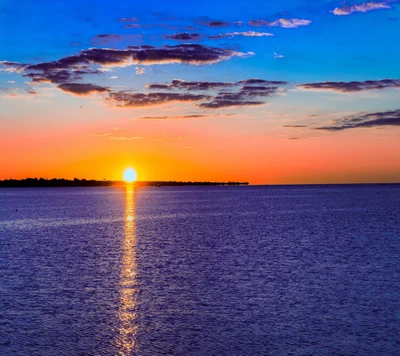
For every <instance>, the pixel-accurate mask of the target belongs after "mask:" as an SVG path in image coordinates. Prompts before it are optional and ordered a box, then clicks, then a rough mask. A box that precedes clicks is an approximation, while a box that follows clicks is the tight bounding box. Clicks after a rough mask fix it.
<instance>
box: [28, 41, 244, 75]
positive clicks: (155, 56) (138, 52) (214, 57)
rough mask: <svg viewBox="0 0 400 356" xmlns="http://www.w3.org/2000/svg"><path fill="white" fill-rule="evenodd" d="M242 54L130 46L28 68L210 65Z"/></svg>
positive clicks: (190, 46)
mask: <svg viewBox="0 0 400 356" xmlns="http://www.w3.org/2000/svg"><path fill="white" fill-rule="evenodd" d="M235 55H241V54H239V53H237V52H234V51H231V50H227V49H223V48H217V47H208V46H202V45H199V44H180V45H175V46H164V47H161V48H155V47H153V46H147V45H143V46H129V47H128V48H127V49H123V50H118V49H107V48H90V49H88V50H83V51H81V52H80V53H79V54H77V55H73V56H69V57H65V58H62V59H60V60H58V61H52V62H44V63H38V64H31V65H28V66H27V67H26V69H27V70H35V71H49V70H62V69H70V68H73V67H74V66H77V65H82V64H86V65H88V64H99V65H125V64H157V63H186V64H209V63H214V62H219V61H222V60H226V59H229V58H230V57H232V56H235Z"/></svg>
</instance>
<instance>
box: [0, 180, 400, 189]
mask: <svg viewBox="0 0 400 356" xmlns="http://www.w3.org/2000/svg"><path fill="white" fill-rule="evenodd" d="M129 184H132V185H133V186H134V187H180V186H183V187H187V186H253V187H257V186H264V187H282V188H283V187H308V186H314V187H318V186H321V187H337V186H371V185H384V186H400V182H396V183H393V182H392V183H379V182H378V183H299V184H249V183H248V182H190V181H189V182H180V181H138V182H134V183H126V182H124V181H111V180H102V181H99V180H94V179H73V180H68V179H43V178H40V179H38V178H27V179H20V180H18V179H6V180H0V188H74V187H76V188H79V187H80V188H82V187H125V186H127V185H129Z"/></svg>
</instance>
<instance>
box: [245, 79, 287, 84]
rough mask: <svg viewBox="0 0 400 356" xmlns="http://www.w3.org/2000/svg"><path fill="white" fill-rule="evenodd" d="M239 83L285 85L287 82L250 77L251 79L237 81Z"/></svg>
mask: <svg viewBox="0 0 400 356" xmlns="http://www.w3.org/2000/svg"><path fill="white" fill-rule="evenodd" d="M239 83H241V84H245V85H252V84H257V85H258V84H262V85H286V84H287V82H283V81H277V80H264V79H258V78H252V79H245V80H241V81H239Z"/></svg>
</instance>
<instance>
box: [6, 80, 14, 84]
mask: <svg viewBox="0 0 400 356" xmlns="http://www.w3.org/2000/svg"><path fill="white" fill-rule="evenodd" d="M7 83H9V84H15V80H7Z"/></svg>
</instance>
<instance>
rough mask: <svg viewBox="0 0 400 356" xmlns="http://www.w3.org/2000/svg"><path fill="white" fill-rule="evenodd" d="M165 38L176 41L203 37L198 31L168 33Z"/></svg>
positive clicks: (195, 39) (194, 39) (197, 39)
mask: <svg viewBox="0 0 400 356" xmlns="http://www.w3.org/2000/svg"><path fill="white" fill-rule="evenodd" d="M165 38H169V39H171V40H176V41H199V40H200V39H201V35H200V34H198V33H187V32H184V33H176V34H174V35H167V36H165Z"/></svg>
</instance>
